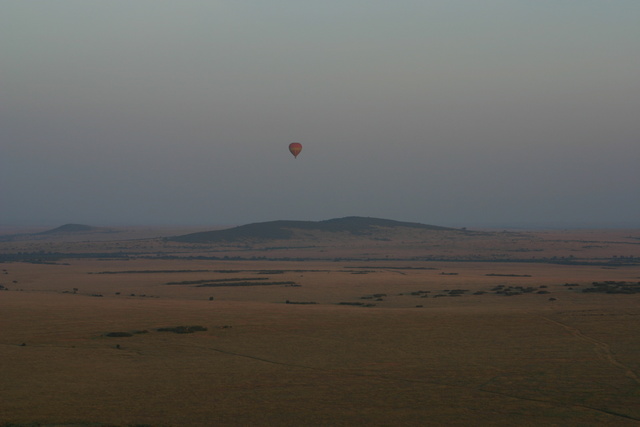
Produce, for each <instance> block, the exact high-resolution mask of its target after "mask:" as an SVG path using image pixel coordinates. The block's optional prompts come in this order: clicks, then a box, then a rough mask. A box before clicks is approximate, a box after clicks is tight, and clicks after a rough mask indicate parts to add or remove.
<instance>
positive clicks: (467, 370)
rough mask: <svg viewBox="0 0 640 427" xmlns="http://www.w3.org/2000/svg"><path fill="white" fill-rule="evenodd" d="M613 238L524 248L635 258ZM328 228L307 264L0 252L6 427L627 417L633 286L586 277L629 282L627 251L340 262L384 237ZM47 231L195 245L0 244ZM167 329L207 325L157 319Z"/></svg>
mask: <svg viewBox="0 0 640 427" xmlns="http://www.w3.org/2000/svg"><path fill="white" fill-rule="evenodd" d="M585 233H588V234H585ZM625 233H626V234H625ZM625 233H622V232H619V234H615V233H613V232H610V233H605V232H595V231H594V232H583V233H582V234H581V235H580V236H579V237H577V235H576V234H571V233H565V234H561V233H556V232H554V233H551V232H549V233H548V234H546V235H544V236H541V234H540V233H539V234H537V235H536V236H534V237H530V240H531V242H530V243H529V244H530V246H531V249H535V250H536V251H537V253H539V254H540V255H549V256H568V255H570V254H571V253H578V252H576V251H572V249H576V248H581V250H583V251H588V250H591V251H599V252H598V253H596V252H593V253H592V256H594V257H597V256H611V255H612V254H619V255H624V256H627V255H633V256H637V255H640V254H638V253H637V251H638V249H636V248H637V246H633V245H631V244H630V243H629V242H626V243H620V242H621V241H622V240H620V239H622V238H624V237H625V236H629V233H630V232H625ZM635 235H638V233H637V232H636V233H635ZM596 236H597V238H596ZM519 239H521V241H520V242H519V243H518V244H519V245H520V246H521V247H522V245H525V243H526V239H525V238H524V237H522V238H519ZM536 239H542V240H544V244H543V243H540V241H538V240H536ZM598 239H599V240H598ZM479 242H480V241H478V242H477V243H474V245H476V246H474V247H473V250H474V251H475V252H478V251H480V250H482V251H485V252H483V253H499V252H500V253H502V252H501V251H503V249H504V247H498V246H494V247H490V245H487V246H486V247H484V248H481V245H480V243H479ZM560 242H564V243H562V244H561V243H560ZM567 242H569V243H567ZM589 242H591V243H589ZM594 242H595V243H594ZM606 242H614V243H606ZM338 243H339V242H338ZM338 243H336V246H335V247H334V248H333V249H332V248H331V247H329V246H330V245H329V246H325V247H323V248H322V249H321V250H320V249H318V248H317V247H316V248H315V249H314V250H313V251H316V252H313V253H315V254H316V255H317V254H319V253H322V254H324V256H325V259H314V260H303V261H284V260H272V261H267V260H257V259H256V260H249V259H244V260H237V261H232V260H207V259H187V258H179V259H151V258H145V257H142V256H139V257H132V258H131V259H129V260H123V259H114V258H111V259H109V258H86V259H85V258H71V259H64V260H61V261H60V262H56V263H51V264H46V263H41V264H33V263H25V262H11V263H0V269H2V270H3V271H1V272H0V284H2V285H4V286H5V287H6V288H8V290H5V291H1V292H0V315H1V317H0V358H1V359H0V360H1V361H2V363H1V364H0V426H10V425H20V426H34V425H65V426H129V425H150V426H213V425H230V426H242V425H257V426H271V425H274V426H308V425H322V426H327V425H331V426H334V425H335V426H356V425H380V426H391V425H393V426H396V425H402V426H423V425H446V426H469V425H491V426H514V425H532V426H533V425H544V426H548V425H556V426H600V425H612V426H625V425H629V426H632V425H638V424H639V423H640V332H639V331H640V304H639V303H640V293H638V294H607V293H590V292H583V289H585V288H589V287H592V286H593V285H592V282H604V281H616V282H622V281H625V282H633V283H638V282H639V281H640V266H638V265H621V266H615V267H612V266H605V267H603V266H602V265H561V264H550V263H532V262H501V261H495V262H472V261H466V262H452V261H424V260H421V261H419V260H415V259H412V258H414V256H415V254H416V253H417V249H416V250H414V251H413V252H407V254H404V253H403V254H402V255H401V256H398V251H399V252H403V251H406V250H407V249H406V247H405V245H403V244H401V243H397V247H396V248H397V249H398V251H396V252H388V251H387V252H386V253H387V254H392V255H393V256H392V257H390V258H392V259H391V260H388V261H383V260H380V259H378V260H376V261H367V260H366V257H367V256H368V255H363V256H362V259H360V260H347V261H342V260H335V257H337V256H338V255H336V254H339V256H340V257H343V256H345V255H351V256H353V255H354V254H356V253H357V254H360V255H362V254H364V253H371V252H378V251H379V252H380V253H382V252H383V251H382V248H376V247H375V246H371V247H369V248H367V247H366V245H364V244H362V245H361V246H357V247H356V246H350V247H346V248H345V247H343V246H340V245H339V244H338ZM414 243H415V242H414ZM43 244H46V245H50V246H47V247H57V248H58V249H60V248H63V247H64V248H66V249H67V250H69V251H76V252H81V251H95V252H97V251H96V248H101V249H105V250H106V249H110V248H116V247H117V248H119V250H122V249H123V248H125V247H126V248H127V250H134V249H133V248H135V249H136V250H137V249H140V247H141V246H144V247H146V246H149V247H153V250H154V251H156V250H159V249H158V248H162V247H164V248H165V253H172V254H175V253H176V252H180V253H183V254H184V253H188V245H182V246H180V245H171V244H169V243H166V242H160V241H147V240H140V241H132V242H124V241H118V242H115V241H114V242H105V241H101V242H99V243H95V242H93V243H91V242H86V241H84V242H76V243H69V241H68V240H67V241H66V242H63V243H60V242H57V241H50V242H40V241H21V242H16V241H13V242H5V243H3V245H4V246H2V247H0V249H2V248H4V249H3V251H4V253H8V252H10V251H11V250H12V249H8V248H9V247H12V248H16V247H22V248H24V247H26V245H35V246H34V247H38V245H43ZM381 244H384V242H383V243H381ZM412 244H413V243H412ZM545 244H546V245H548V248H547V247H545V246H544V245H545ZM96 245H97V246H96ZM145 245H146V246H145ZM407 245H408V246H410V244H409V243H407ZM554 245H555V246H554ZM616 245H617V246H616ZM461 246H462V245H461V244H460V245H458V244H453V245H452V246H451V247H461ZM560 246H561V248H559V247H560ZM584 246H597V247H595V248H584ZM363 247H364V249H363ZM612 247H613V249H612ZM354 248H355V249H354ZM620 248H627V249H628V250H627V252H618V251H619V250H620ZM245 249H246V250H245V252H246V253H248V254H254V255H255V254H260V253H262V254H264V252H263V251H262V252H261V251H255V252H251V251H250V250H248V249H255V248H248V249H247V248H245ZM387 249H389V247H387ZM423 249H424V248H423ZM538 249H543V251H538ZM605 249H607V250H608V252H607V251H606V250H605ZM46 250H49V249H46ZM145 250H146V249H145ZM192 250H193V252H194V253H201V252H204V253H206V251H203V249H202V248H195V247H194V248H192ZM429 250H431V249H429ZM433 250H435V249H433ZM447 250H449V249H447ZM468 250H469V249H468V248H466V249H460V253H464V252H465V251H468ZM321 251H322V252H321ZM363 251H364V252H363ZM544 251H547V252H544ZM612 251H613V252H612ZM634 251H635V252H634ZM209 253H210V252H209ZM278 253H279V254H280V255H282V256H289V255H288V254H290V253H297V254H298V255H299V254H300V253H304V254H306V255H309V254H310V253H311V252H304V251H302V252H301V251H300V250H298V251H297V252H296V251H295V250H291V249H282V250H281V251H280V252H278ZM514 253H521V252H514ZM269 254H273V250H271V251H269ZM283 254H287V255H283ZM550 254H557V255H550ZM405 255H406V259H404V260H401V259H397V258H401V257H404V256H405ZM168 283H173V284H168ZM202 285H206V286H202ZM234 285H235V286H234ZM239 285H242V286H239ZM509 289H511V293H512V294H513V295H511V296H508V294H509V292H507V294H505V290H509ZM456 294H458V296H455V295H456ZM287 301H288V303H287ZM302 303H307V304H302ZM311 303H314V304H311ZM341 303H343V304H341ZM345 303H346V304H345ZM368 305H369V306H368ZM180 325H184V326H191V325H199V326H203V327H205V328H206V330H205V331H199V332H194V333H184V334H178V333H173V332H162V331H158V330H157V329H158V328H162V327H174V326H180ZM111 332H127V333H130V334H131V336H126V337H108V336H106V335H107V334H108V333H111Z"/></svg>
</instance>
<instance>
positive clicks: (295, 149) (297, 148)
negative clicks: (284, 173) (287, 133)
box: [289, 142, 302, 158]
mask: <svg viewBox="0 0 640 427" xmlns="http://www.w3.org/2000/svg"><path fill="white" fill-rule="evenodd" d="M289 151H290V152H291V154H293V157H296V158H297V157H298V154H300V152H301V151H302V144H300V143H299V142H292V143H291V144H289Z"/></svg>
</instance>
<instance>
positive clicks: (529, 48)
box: [0, 0, 640, 227]
mask: <svg viewBox="0 0 640 427" xmlns="http://www.w3.org/2000/svg"><path fill="white" fill-rule="evenodd" d="M0 11H1V13H0V144H1V152H0V179H1V188H0V223H1V224H3V225H60V224H63V223H69V222H77V223H85V224H91V225H136V224H154V225H161V224H189V225H192V224H195V225H209V224H211V225H214V224H244V223H248V222H260V221H269V220H275V219H299V220H322V219H329V218H335V217H342V216H348V215H360V216H373V217H381V218H389V219H396V220H407V221H417V222H423V223H427V224H435V225H451V226H481V225H494V226H503V225H504V226H509V225H522V224H526V225H548V224H554V225H558V224H560V225H565V226H569V227H571V226H583V225H601V226H630V225H631V226H639V227H640V190H639V188H640V165H639V163H640V25H638V23H639V22H640V1H638V0H613V1H602V0H581V1H572V0H535V1H534V0H531V1H516V0H487V1H479V0H435V1H425V0H413V1H410V0H396V1H388V0H339V1H338V0H335V1H334V0H325V1H322V2H320V1H313V2H312V1H301V0H270V1H264V0H223V1H215V0H202V1H193V0H181V1H177V0H175V1H162V0H136V1H131V0H109V1H91V0H58V1H44V0H43V1H39V0H30V1H24V0H0ZM293 141H297V142H301V143H302V144H303V146H304V148H303V151H302V153H301V154H300V156H299V157H298V158H297V159H294V158H293V156H291V155H290V154H289V153H288V151H287V146H288V144H289V143H290V142H293Z"/></svg>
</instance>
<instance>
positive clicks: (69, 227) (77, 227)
mask: <svg viewBox="0 0 640 427" xmlns="http://www.w3.org/2000/svg"><path fill="white" fill-rule="evenodd" d="M108 232H111V230H110V229H108V228H105V227H93V226H91V225H84V224H65V225H61V226H60V227H57V228H54V229H51V230H47V231H42V232H40V233H36V234H39V235H47V234H68V233H108Z"/></svg>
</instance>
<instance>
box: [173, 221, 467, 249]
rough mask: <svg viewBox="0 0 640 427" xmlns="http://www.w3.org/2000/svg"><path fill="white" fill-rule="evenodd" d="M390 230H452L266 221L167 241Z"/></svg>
mask: <svg viewBox="0 0 640 427" xmlns="http://www.w3.org/2000/svg"><path fill="white" fill-rule="evenodd" d="M394 229H397V230H400V229H420V230H450V231H460V230H458V229H455V228H447V227H438V226H435V225H426V224H420V223H416V222H402V221H393V220H390V219H379V218H369V217H358V216H349V217H344V218H335V219H328V220H324V221H284V220H281V221H270V222H259V223H253V224H247V225H241V226H239V227H233V228H228V229H224V230H215V231H204V232H199V233H191V234H185V235H182V236H176V237H172V238H169V239H168V240H171V241H176V242H185V243H214V242H238V241H265V240H286V239H292V238H295V237H298V236H300V235H301V234H303V233H306V236H307V237H309V233H312V234H313V232H320V233H348V234H351V235H354V236H371V237H375V235H376V234H378V233H380V232H383V231H385V232H389V231H393V230H394Z"/></svg>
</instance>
